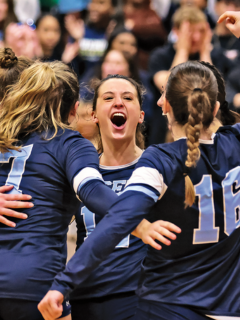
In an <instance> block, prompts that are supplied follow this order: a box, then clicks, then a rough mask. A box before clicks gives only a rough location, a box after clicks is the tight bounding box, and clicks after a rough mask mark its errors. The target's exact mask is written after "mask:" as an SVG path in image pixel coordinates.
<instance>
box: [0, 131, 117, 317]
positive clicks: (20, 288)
mask: <svg viewBox="0 0 240 320" xmlns="http://www.w3.org/2000/svg"><path fill="white" fill-rule="evenodd" d="M52 134H53V132H51V131H50V132H49V134H48V136H47V135H46V134H45V133H43V134H38V133H32V134H30V135H28V136H27V138H25V139H22V141H21V142H22V143H21V146H22V147H21V150H19V151H14V150H12V151H10V152H8V153H4V154H2V153H0V162H1V166H0V185H4V184H6V185H13V186H14V189H13V190H12V191H10V193H19V192H23V193H25V194H29V195H31V196H32V201H33V203H34V207H33V208H31V209H26V210H25V212H26V214H27V215H28V218H27V219H26V220H20V219H12V220H13V221H15V222H17V225H16V227H15V228H11V227H8V226H5V225H2V224H1V225H0V256H1V263H0V319H1V320H5V319H6V320H12V319H14V320H18V319H34V320H37V319H43V318H42V316H41V315H40V313H39V312H38V310H37V303H38V302H39V301H40V300H41V299H42V298H43V296H44V295H45V294H46V293H47V291H48V290H49V288H50V286H51V283H52V281H53V278H54V276H55V275H56V274H57V273H58V272H59V271H60V270H62V269H63V268H64V266H65V263H66V234H67V230H68V225H69V222H70V221H71V218H72V216H73V214H75V213H76V210H78V209H79V206H80V201H79V200H78V199H77V197H79V198H80V199H82V200H85V201H86V203H88V202H91V203H92V205H93V209H95V210H96V211H97V212H99V213H100V214H102V211H101V210H100V209H98V208H99V207H100V206H99V203H98V206H97V205H96V203H97V199H96V197H95V195H96V194H95V193H97V194H99V192H100V194H101V196H102V199H103V200H105V201H104V204H105V203H106V204H107V202H108V201H109V203H111V197H112V198H113V199H115V198H117V196H116V195H115V193H114V192H111V191H110V190H109V188H107V186H105V184H104V182H103V180H102V177H101V174H100V173H99V171H98V162H99V161H98V155H97V152H96V150H95V148H94V147H93V145H92V144H91V143H90V142H89V141H87V140H86V139H84V138H82V136H81V135H80V134H79V133H77V132H74V131H71V130H65V131H64V132H63V131H62V130H59V132H58V134H57V136H56V137H55V138H54V139H52V140H47V139H43V137H45V138H49V137H51V136H52ZM76 195H77V197H76ZM92 195H93V196H94V198H93V199H92V198H91V197H92ZM103 207H104V205H103ZM101 208H102V206H101ZM104 209H105V210H106V208H104ZM104 213H105V212H104ZM22 300H26V301H25V303H22ZM27 301H30V302H29V304H27ZM9 305H11V306H12V307H11V308H9ZM65 307H66V308H65V309H66V310H64V313H63V315H62V316H66V315H67V314H69V310H70V307H69V303H68V302H65ZM13 310H15V311H13ZM30 310H35V311H34V313H31V311H30Z"/></svg>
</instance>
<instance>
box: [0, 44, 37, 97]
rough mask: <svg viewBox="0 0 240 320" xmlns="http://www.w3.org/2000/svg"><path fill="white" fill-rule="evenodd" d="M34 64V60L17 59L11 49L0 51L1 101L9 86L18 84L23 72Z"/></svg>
mask: <svg viewBox="0 0 240 320" xmlns="http://www.w3.org/2000/svg"><path fill="white" fill-rule="evenodd" d="M32 64H33V60H31V59H29V58H27V57H19V58H17V57H16V56H15V53H14V52H13V51H12V49H10V48H2V49H0V101H1V100H2V99H3V97H4V95H5V93H6V92H7V89H8V88H9V86H11V85H13V84H14V83H15V82H17V81H18V79H19V77H20V75H21V73H22V72H23V70H25V69H26V68H28V67H30V66H31V65H32Z"/></svg>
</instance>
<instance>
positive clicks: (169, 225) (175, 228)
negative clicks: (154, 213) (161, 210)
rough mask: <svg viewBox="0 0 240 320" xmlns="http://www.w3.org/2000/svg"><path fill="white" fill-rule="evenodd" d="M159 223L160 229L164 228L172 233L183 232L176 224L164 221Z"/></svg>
mask: <svg viewBox="0 0 240 320" xmlns="http://www.w3.org/2000/svg"><path fill="white" fill-rule="evenodd" d="M157 222H158V225H159V226H160V227H164V228H166V229H168V230H170V231H173V232H176V233H181V232H182V230H181V229H180V228H179V227H178V226H176V225H175V224H174V223H171V222H168V221H163V220H159V221H157Z"/></svg>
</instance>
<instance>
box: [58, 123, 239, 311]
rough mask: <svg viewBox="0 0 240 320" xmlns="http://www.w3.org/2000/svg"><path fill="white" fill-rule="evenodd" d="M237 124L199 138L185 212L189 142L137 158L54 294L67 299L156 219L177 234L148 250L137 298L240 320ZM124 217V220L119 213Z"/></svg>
mask: <svg viewBox="0 0 240 320" xmlns="http://www.w3.org/2000/svg"><path fill="white" fill-rule="evenodd" d="M239 140H240V124H237V125H235V126H233V127H225V128H222V129H221V130H220V131H219V132H218V133H217V134H216V135H215V136H214V137H213V139H212V140H209V141H204V140H200V150H201V157H200V159H199V161H198V163H197V166H196V168H191V171H190V174H189V175H190V178H191V180H192V181H193V184H194V187H195V192H196V201H195V203H194V204H193V206H192V207H191V208H187V209H185V208H184V200H185V181H184V176H183V173H184V171H185V161H186V155H187V145H186V139H180V140H178V141H176V142H174V143H171V144H164V145H155V146H152V147H150V148H148V149H147V150H146V151H145V152H144V153H143V155H142V157H141V159H140V160H139V162H138V164H137V165H136V169H135V171H134V172H133V175H132V177H131V178H130V179H129V181H128V184H127V186H126V188H125V190H124V192H123V193H122V194H121V195H120V196H119V197H118V199H117V201H116V202H115V204H113V206H112V207H111V208H110V210H109V212H108V214H107V215H106V216H105V217H104V219H102V220H101V222H100V223H99V225H98V226H97V228H96V229H95V231H94V232H93V233H92V234H91V235H90V236H89V238H88V239H87V241H85V243H84V244H83V245H82V246H81V248H80V249H79V250H78V251H77V253H76V255H75V257H74V258H73V259H72V260H70V262H69V264H68V265H67V267H66V269H65V271H64V272H62V273H60V274H59V275H57V276H56V277H55V280H54V283H53V286H52V289H56V290H59V291H61V292H62V293H64V294H65V295H67V293H68V292H70V291H71V289H72V288H74V286H76V285H80V284H81V283H82V282H83V281H84V279H86V278H87V277H88V275H89V274H90V272H92V270H93V269H94V268H96V266H97V265H98V264H99V263H100V262H101V261H102V260H103V259H104V258H105V257H106V256H107V255H108V254H109V253H110V252H111V251H112V250H113V248H114V246H115V245H116V244H117V243H118V242H119V241H120V240H121V239H122V238H123V237H124V236H126V235H127V234H128V233H129V232H131V231H132V230H133V229H134V228H135V227H136V225H137V224H138V223H139V221H140V220H141V219H142V218H144V217H146V216H149V214H151V215H152V214H153V215H155V220H157V219H165V220H168V221H170V222H173V223H175V224H176V225H178V226H179V227H180V228H182V233H181V234H180V235H178V238H177V240H176V241H174V242H172V245H171V246H170V247H165V246H164V245H163V249H162V250H161V251H158V250H155V249H153V248H149V249H148V252H147V256H146V258H145V259H144V261H143V264H142V270H143V271H142V276H141V279H140V286H139V289H138V295H139V296H140V297H141V298H143V299H147V300H153V301H161V302H165V303H170V304H171V303H172V304H177V305H185V306H190V307H192V308H195V309H197V310H198V311H200V312H202V313H204V314H211V315H219V316H221V315H222V316H223V315H229V316H230V315H231V316H238V317H239V316H240V304H239V299H240V286H239V284H240V283H239V282H240V280H239V273H240V246H239V241H240V229H239V228H238V227H239V221H240V220H239V204H240V188H239V181H240V160H239V154H240V141H239ZM120 213H121V214H120Z"/></svg>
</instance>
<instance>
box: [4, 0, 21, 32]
mask: <svg viewBox="0 0 240 320" xmlns="http://www.w3.org/2000/svg"><path fill="white" fill-rule="evenodd" d="M7 4H8V12H7V17H6V19H5V20H4V21H1V22H0V29H1V30H3V32H5V30H6V28H7V26H8V25H9V24H10V23H11V22H17V21H18V20H17V17H16V15H15V13H14V2H13V0H7Z"/></svg>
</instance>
